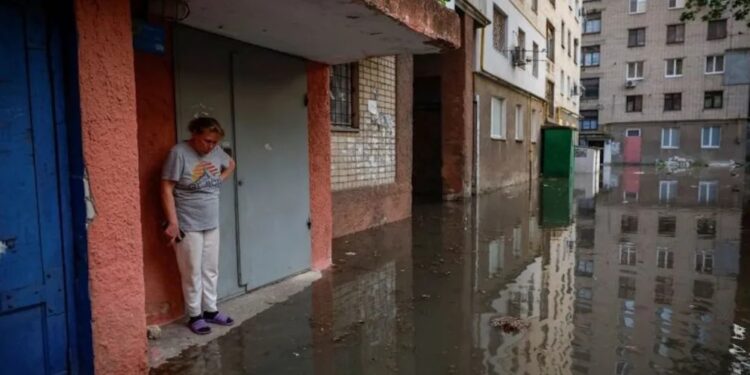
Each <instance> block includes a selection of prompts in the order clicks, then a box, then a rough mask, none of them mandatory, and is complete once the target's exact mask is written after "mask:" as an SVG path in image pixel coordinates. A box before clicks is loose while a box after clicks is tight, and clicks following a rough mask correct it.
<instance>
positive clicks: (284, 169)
mask: <svg viewBox="0 0 750 375" xmlns="http://www.w3.org/2000/svg"><path fill="white" fill-rule="evenodd" d="M174 47H175V48H174V50H175V96H176V105H177V124H178V135H179V136H180V139H185V138H187V136H188V134H187V129H186V125H187V123H188V122H189V121H190V119H192V118H193V117H195V116H201V115H203V116H212V117H215V118H216V119H218V120H219V122H220V123H222V124H223V125H224V128H225V131H226V133H227V134H226V137H225V139H224V140H223V142H222V145H221V146H222V147H223V148H224V149H225V150H226V151H227V152H228V153H230V154H231V155H232V156H233V157H234V159H235V160H236V162H237V170H236V173H235V174H234V177H233V180H232V181H230V182H228V183H225V184H224V186H222V191H221V203H220V204H221V207H220V210H221V223H220V225H221V250H220V256H219V274H220V276H219V277H220V278H219V297H220V298H222V299H226V298H229V297H232V296H235V295H238V294H242V293H244V292H246V291H249V290H252V289H256V288H258V287H260V286H263V285H265V284H268V283H271V282H274V281H277V280H280V279H283V278H285V277H288V276H290V275H293V274H295V273H299V272H302V271H304V270H306V269H309V267H310V257H311V255H310V231H309V224H310V193H309V191H310V190H309V171H308V167H309V166H308V146H307V108H306V107H305V101H304V98H305V94H306V91H307V75H306V70H305V61H304V60H301V59H298V58H295V57H292V56H289V55H285V54H282V53H278V52H274V51H271V50H267V49H264V48H260V47H256V46H252V45H249V44H246V43H242V42H239V41H236V40H231V39H228V38H225V37H221V36H218V35H215V34H211V33H207V32H204V31H200V30H196V29H193V28H189V27H185V26H178V27H176V28H175V46H174Z"/></svg>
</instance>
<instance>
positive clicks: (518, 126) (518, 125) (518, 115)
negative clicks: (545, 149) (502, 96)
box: [515, 104, 524, 141]
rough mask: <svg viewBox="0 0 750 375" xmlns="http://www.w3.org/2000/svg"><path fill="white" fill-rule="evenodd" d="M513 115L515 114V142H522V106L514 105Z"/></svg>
mask: <svg viewBox="0 0 750 375" xmlns="http://www.w3.org/2000/svg"><path fill="white" fill-rule="evenodd" d="M515 114H516V116H515V121H516V126H515V128H516V129H515V131H516V134H515V137H516V141H523V130H524V129H523V120H524V119H523V106H522V105H520V104H516V113H515Z"/></svg>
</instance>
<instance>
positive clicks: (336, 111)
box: [330, 64, 354, 127]
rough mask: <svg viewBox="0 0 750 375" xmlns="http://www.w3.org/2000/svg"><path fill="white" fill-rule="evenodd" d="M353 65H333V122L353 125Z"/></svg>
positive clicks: (331, 86) (331, 84)
mask: <svg viewBox="0 0 750 375" xmlns="http://www.w3.org/2000/svg"><path fill="white" fill-rule="evenodd" d="M352 71H353V69H352V65H351V64H340V65H334V66H332V67H331V81H330V90H331V124H332V125H335V126H346V127H352V126H354V124H353V123H352V106H353V105H352Z"/></svg>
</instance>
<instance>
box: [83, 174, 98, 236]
mask: <svg viewBox="0 0 750 375" xmlns="http://www.w3.org/2000/svg"><path fill="white" fill-rule="evenodd" d="M83 194H84V197H83V199H84V201H85V202H86V229H88V227H89V224H91V223H92V222H93V221H94V218H95V217H96V206H95V205H94V197H93V196H92V195H91V187H90V186H89V173H88V171H84V173H83Z"/></svg>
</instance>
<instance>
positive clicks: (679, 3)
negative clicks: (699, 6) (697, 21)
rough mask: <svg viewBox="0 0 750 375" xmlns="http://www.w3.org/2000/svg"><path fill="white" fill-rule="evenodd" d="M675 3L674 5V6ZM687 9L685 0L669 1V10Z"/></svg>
mask: <svg viewBox="0 0 750 375" xmlns="http://www.w3.org/2000/svg"><path fill="white" fill-rule="evenodd" d="M672 2H674V5H672ZM684 7H685V0H668V1H667V9H682V8H684Z"/></svg>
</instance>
